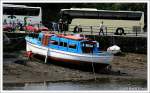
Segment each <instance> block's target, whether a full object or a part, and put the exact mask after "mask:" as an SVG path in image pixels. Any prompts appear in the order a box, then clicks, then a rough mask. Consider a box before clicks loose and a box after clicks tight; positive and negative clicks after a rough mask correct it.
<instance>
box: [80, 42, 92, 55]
mask: <svg viewBox="0 0 150 93" xmlns="http://www.w3.org/2000/svg"><path fill="white" fill-rule="evenodd" d="M82 52H83V53H93V52H94V43H93V42H83V43H82Z"/></svg>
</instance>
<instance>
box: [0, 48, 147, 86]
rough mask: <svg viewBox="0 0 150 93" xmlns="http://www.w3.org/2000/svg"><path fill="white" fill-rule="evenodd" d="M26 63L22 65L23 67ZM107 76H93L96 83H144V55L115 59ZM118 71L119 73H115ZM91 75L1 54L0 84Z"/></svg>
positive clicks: (82, 78) (79, 78)
mask: <svg viewBox="0 0 150 93" xmlns="http://www.w3.org/2000/svg"><path fill="white" fill-rule="evenodd" d="M24 63H26V64H24ZM112 71H113V73H109V74H100V73H96V74H95V75H96V80H98V81H104V80H107V79H109V80H111V81H118V82H120V81H126V80H128V81H130V82H132V81H142V82H144V83H146V82H147V55H146V54H134V53H124V55H121V56H115V57H114V60H113V61H112ZM118 72H121V74H118ZM94 79H95V76H94V74H93V72H88V71H82V70H78V69H73V68H72V69H71V68H67V67H62V66H57V65H54V64H44V63H42V61H39V60H35V59H32V60H28V59H27V57H25V56H24V51H19V52H14V53H6V52H4V53H3V83H4V84H8V83H9V84H11V83H32V82H45V81H48V82H65V81H67V82H68V81H69V82H70V81H89V80H90V81H91V80H94Z"/></svg>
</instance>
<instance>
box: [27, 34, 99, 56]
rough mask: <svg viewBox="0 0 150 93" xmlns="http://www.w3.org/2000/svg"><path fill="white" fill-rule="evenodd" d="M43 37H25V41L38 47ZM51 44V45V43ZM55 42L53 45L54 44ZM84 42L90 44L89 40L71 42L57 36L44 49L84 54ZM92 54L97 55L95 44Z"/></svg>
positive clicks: (53, 36) (41, 35) (40, 35)
mask: <svg viewBox="0 0 150 93" xmlns="http://www.w3.org/2000/svg"><path fill="white" fill-rule="evenodd" d="M43 37H44V34H43V33H39V35H38V38H32V37H29V36H27V37H26V38H25V39H26V40H27V41H29V42H31V43H34V44H36V45H38V46H42V39H43ZM51 42H53V43H51ZM54 42H55V43H54ZM85 42H92V41H89V40H73V39H68V38H64V37H59V36H57V35H55V34H54V35H52V36H51V37H50V38H49V42H48V45H47V46H45V47H48V48H52V49H56V50H61V51H66V52H72V53H79V54H81V53H84V52H83V45H84V44H83V43H85ZM92 53H94V54H96V53H98V47H97V45H96V44H93V50H92Z"/></svg>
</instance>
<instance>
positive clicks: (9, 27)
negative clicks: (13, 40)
mask: <svg viewBox="0 0 150 93" xmlns="http://www.w3.org/2000/svg"><path fill="white" fill-rule="evenodd" d="M11 30H12V26H10V25H8V24H5V25H3V31H11Z"/></svg>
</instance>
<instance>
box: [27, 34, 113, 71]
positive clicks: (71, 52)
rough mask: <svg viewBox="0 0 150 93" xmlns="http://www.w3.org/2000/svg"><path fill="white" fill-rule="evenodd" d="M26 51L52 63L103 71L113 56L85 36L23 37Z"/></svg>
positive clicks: (40, 35) (39, 35)
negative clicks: (43, 57)
mask: <svg viewBox="0 0 150 93" xmlns="http://www.w3.org/2000/svg"><path fill="white" fill-rule="evenodd" d="M25 40H26V51H27V52H30V54H38V55H41V56H45V58H49V59H50V61H51V62H52V63H57V64H62V63H63V64H72V65H78V66H81V67H84V68H86V67H91V66H92V65H93V67H94V68H95V69H104V68H107V67H108V66H110V65H111V61H112V59H113V55H112V54H111V53H109V52H107V50H106V51H100V49H99V47H100V46H99V45H100V44H99V43H98V42H97V41H94V40H92V39H89V38H85V36H83V35H80V34H76V35H69V34H68V35H65V34H54V33H42V32H41V33H39V34H38V35H37V36H35V35H32V36H30V35H28V36H26V37H25Z"/></svg>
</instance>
